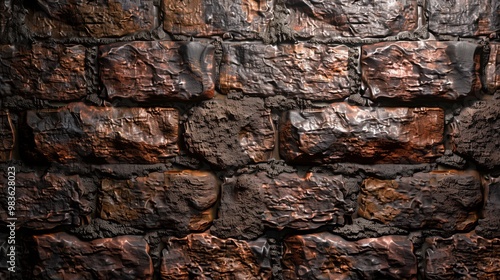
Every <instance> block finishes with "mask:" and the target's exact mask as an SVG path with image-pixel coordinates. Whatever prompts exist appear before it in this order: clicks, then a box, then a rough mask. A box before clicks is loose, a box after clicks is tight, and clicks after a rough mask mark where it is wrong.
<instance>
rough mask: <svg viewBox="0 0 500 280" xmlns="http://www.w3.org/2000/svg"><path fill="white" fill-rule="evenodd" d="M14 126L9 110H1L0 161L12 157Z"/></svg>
mask: <svg viewBox="0 0 500 280" xmlns="http://www.w3.org/2000/svg"><path fill="white" fill-rule="evenodd" d="M14 142H15V137H14V127H13V125H12V120H11V117H10V114H9V112H8V111H0V162H6V161H9V160H11V159H12V149H13V148H14Z"/></svg>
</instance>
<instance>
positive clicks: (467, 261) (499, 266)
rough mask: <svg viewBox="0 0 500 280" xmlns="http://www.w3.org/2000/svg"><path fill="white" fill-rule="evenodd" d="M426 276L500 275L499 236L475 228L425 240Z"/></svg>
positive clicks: (482, 278)
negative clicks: (485, 234)
mask: <svg viewBox="0 0 500 280" xmlns="http://www.w3.org/2000/svg"><path fill="white" fill-rule="evenodd" d="M424 246H425V248H427V249H426V250H425V259H424V264H423V268H424V269H423V272H424V275H423V276H424V277H425V279H431V280H432V279H450V280H451V279H478V280H488V279H497V278H498V276H499V275H500V239H498V238H494V239H485V238H482V237H479V236H477V235H476V234H475V233H474V232H472V233H468V234H462V233H459V234H455V235H453V236H451V237H449V238H443V237H437V236H435V237H429V238H427V239H426V240H425V244H424Z"/></svg>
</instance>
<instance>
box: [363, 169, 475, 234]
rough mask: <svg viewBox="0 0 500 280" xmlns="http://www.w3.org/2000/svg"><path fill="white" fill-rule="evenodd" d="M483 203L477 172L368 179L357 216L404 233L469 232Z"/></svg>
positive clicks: (451, 171) (432, 173) (420, 174)
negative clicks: (413, 231) (414, 230)
mask: <svg viewBox="0 0 500 280" xmlns="http://www.w3.org/2000/svg"><path fill="white" fill-rule="evenodd" d="M481 202H482V193H481V179H480V177H479V174H478V173H477V172H473V171H470V172H465V171H453V170H450V171H433V172H431V173H416V174H414V175H413V176H412V177H401V178H398V179H395V180H380V179H374V178H368V179H366V180H365V181H364V182H363V185H362V187H361V194H360V195H359V208H358V214H359V215H360V216H361V217H364V218H366V219H371V220H377V221H380V222H383V223H385V224H389V225H391V226H396V227H400V228H405V229H423V228H435V229H443V230H445V231H455V230H467V229H470V228H471V227H472V226H473V225H474V224H475V223H476V222H477V219H478V215H477V208H478V207H479V205H480V204H481Z"/></svg>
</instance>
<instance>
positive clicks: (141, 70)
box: [99, 41, 214, 101]
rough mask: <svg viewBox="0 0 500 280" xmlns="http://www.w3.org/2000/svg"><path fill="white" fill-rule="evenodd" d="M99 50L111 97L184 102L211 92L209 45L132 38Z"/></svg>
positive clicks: (211, 64)
mask: <svg viewBox="0 0 500 280" xmlns="http://www.w3.org/2000/svg"><path fill="white" fill-rule="evenodd" d="M99 50H100V57H99V64H100V68H99V70H100V74H101V75H100V76H101V80H102V82H103V84H104V87H105V89H106V91H107V95H108V98H110V99H113V98H115V97H120V98H130V99H133V100H136V101H169V100H183V101H186V100H193V99H207V98H212V97H213V95H214V81H213V76H214V47H213V46H212V45H206V44H202V43H198V42H173V41H149V42H140V41H135V42H127V43H114V44H110V45H104V46H101V47H100V49H99Z"/></svg>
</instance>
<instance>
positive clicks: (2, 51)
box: [0, 43, 87, 101]
mask: <svg viewBox="0 0 500 280" xmlns="http://www.w3.org/2000/svg"><path fill="white" fill-rule="evenodd" d="M0 59H1V60H2V64H0V82H1V83H2V85H3V86H2V89H0V93H1V94H2V95H6V96H15V95H22V96H26V97H29V98H33V97H36V98H39V99H46V100H56V101H67V100H75V99H80V98H82V97H84V96H85V95H86V94H87V92H86V85H87V83H86V80H85V47H84V46H81V45H71V46H70V45H55V44H42V43H37V44H34V45H31V46H28V45H23V46H19V47H16V46H13V45H3V46H0Z"/></svg>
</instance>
